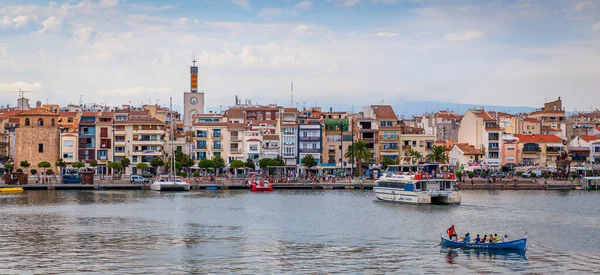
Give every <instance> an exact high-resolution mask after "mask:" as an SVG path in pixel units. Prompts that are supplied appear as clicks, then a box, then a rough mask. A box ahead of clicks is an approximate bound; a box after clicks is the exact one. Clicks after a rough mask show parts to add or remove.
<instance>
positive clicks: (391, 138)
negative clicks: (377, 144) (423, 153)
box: [379, 135, 400, 141]
mask: <svg viewBox="0 0 600 275" xmlns="http://www.w3.org/2000/svg"><path fill="white" fill-rule="evenodd" d="M399 139H400V137H399V136H394V137H392V136H384V135H380V136H379V140H380V141H385V140H399Z"/></svg>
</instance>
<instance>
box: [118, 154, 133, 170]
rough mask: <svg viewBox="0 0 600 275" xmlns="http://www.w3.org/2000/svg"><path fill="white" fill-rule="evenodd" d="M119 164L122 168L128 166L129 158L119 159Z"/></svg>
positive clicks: (129, 163)
mask: <svg viewBox="0 0 600 275" xmlns="http://www.w3.org/2000/svg"><path fill="white" fill-rule="evenodd" d="M120 162H121V166H123V169H125V168H127V167H129V165H131V160H130V159H128V158H127V157H124V158H122V159H121V161H120Z"/></svg>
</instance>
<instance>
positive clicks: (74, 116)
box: [58, 112, 81, 133]
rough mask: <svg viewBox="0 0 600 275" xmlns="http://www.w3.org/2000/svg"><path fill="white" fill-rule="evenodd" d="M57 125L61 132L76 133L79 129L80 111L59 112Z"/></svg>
mask: <svg viewBox="0 0 600 275" xmlns="http://www.w3.org/2000/svg"><path fill="white" fill-rule="evenodd" d="M58 115H59V117H58V127H59V128H60V130H61V132H63V133H77V132H78V129H79V118H80V115H81V113H78V112H59V113H58Z"/></svg>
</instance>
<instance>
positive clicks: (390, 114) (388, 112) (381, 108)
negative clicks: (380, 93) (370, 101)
mask: <svg viewBox="0 0 600 275" xmlns="http://www.w3.org/2000/svg"><path fill="white" fill-rule="evenodd" d="M371 109H373V112H374V113H375V116H376V117H377V119H393V120H396V119H398V117H397V116H396V113H394V109H392V106H390V105H371Z"/></svg>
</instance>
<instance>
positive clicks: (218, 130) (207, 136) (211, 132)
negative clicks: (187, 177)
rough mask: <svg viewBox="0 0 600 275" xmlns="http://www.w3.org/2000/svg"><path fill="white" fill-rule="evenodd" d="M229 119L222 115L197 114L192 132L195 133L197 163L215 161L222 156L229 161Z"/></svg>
mask: <svg viewBox="0 0 600 275" xmlns="http://www.w3.org/2000/svg"><path fill="white" fill-rule="evenodd" d="M227 125H228V123H227V118H226V117H224V116H223V115H221V114H213V113H209V114H197V115H195V116H194V122H193V126H192V131H193V133H194V138H193V140H194V143H195V149H194V155H195V159H196V160H197V161H201V160H205V159H213V158H214V157H216V156H220V157H221V158H223V159H224V160H228V159H229V152H228V151H229V148H231V147H230V146H231V144H230V141H231V139H230V136H229V135H230V132H229V131H228V128H227ZM226 145H228V146H226Z"/></svg>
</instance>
